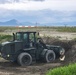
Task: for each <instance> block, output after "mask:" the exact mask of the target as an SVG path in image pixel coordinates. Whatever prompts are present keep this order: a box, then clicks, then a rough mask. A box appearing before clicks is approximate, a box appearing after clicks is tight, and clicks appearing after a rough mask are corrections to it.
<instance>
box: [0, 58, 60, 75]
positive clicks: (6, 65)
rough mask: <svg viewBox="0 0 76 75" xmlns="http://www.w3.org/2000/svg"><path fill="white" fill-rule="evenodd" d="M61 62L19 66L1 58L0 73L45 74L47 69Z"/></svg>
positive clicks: (18, 74)
mask: <svg viewBox="0 0 76 75" xmlns="http://www.w3.org/2000/svg"><path fill="white" fill-rule="evenodd" d="M61 65H62V64H61V63H57V62H54V63H48V64H46V63H35V64H33V65H32V66H27V67H21V66H19V65H18V64H16V63H11V62H8V61H6V60H4V59H2V58H1V60H0V75H45V72H46V71H47V70H48V69H52V68H54V67H58V66H61Z"/></svg>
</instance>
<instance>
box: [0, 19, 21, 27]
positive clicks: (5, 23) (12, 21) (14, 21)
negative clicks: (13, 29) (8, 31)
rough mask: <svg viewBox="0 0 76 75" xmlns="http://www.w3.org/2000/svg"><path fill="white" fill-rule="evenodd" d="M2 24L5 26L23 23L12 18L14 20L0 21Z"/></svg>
mask: <svg viewBox="0 0 76 75" xmlns="http://www.w3.org/2000/svg"><path fill="white" fill-rule="evenodd" d="M0 25H1V26H2V25H5V26H8V25H10V26H15V25H21V23H19V22H18V21H17V20H15V19H12V20H9V21H6V22H0Z"/></svg>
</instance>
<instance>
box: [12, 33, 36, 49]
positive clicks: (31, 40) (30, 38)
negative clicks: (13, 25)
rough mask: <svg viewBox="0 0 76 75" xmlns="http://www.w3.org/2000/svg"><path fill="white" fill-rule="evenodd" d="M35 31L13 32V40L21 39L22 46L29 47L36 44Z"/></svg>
mask: <svg viewBox="0 0 76 75" xmlns="http://www.w3.org/2000/svg"><path fill="white" fill-rule="evenodd" d="M36 34H37V33H36V32H17V33H16V34H14V33H13V41H22V42H23V43H24V46H25V47H27V48H29V47H33V46H35V44H36Z"/></svg>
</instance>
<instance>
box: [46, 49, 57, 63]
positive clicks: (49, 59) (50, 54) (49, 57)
mask: <svg viewBox="0 0 76 75" xmlns="http://www.w3.org/2000/svg"><path fill="white" fill-rule="evenodd" d="M55 58H56V55H55V53H54V51H52V50H48V51H47V52H46V54H45V62H47V63H50V62H52V61H54V60H55Z"/></svg>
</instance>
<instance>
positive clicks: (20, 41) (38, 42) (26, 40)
mask: <svg viewBox="0 0 76 75" xmlns="http://www.w3.org/2000/svg"><path fill="white" fill-rule="evenodd" d="M0 52H1V57H2V58H4V59H6V60H9V61H11V62H17V63H18V64H20V65H21V66H27V65H31V64H32V63H33V62H36V61H43V62H47V63H49V62H52V61H54V60H55V59H57V58H60V57H61V58H63V57H64V54H65V50H64V49H63V48H62V47H60V46H54V45H46V44H45V43H44V42H43V40H42V39H41V38H37V32H16V33H15V34H14V33H13V41H9V42H3V43H2V44H1V46H0Z"/></svg>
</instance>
